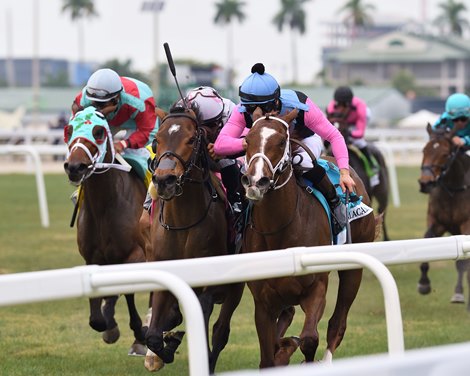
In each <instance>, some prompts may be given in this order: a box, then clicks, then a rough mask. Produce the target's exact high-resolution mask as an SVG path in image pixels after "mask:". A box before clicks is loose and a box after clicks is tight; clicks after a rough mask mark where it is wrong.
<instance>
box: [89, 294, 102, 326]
mask: <svg viewBox="0 0 470 376" xmlns="http://www.w3.org/2000/svg"><path fill="white" fill-rule="evenodd" d="M102 299H103V298H91V299H89V304H90V318H89V321H88V322H89V324H90V326H91V327H92V328H93V329H94V330H96V331H97V332H104V331H105V330H106V320H105V319H104V317H103V313H102V312H101V302H102Z"/></svg>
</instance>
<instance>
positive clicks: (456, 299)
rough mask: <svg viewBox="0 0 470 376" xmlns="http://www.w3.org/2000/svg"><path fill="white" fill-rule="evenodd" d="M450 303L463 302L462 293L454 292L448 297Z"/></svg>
mask: <svg viewBox="0 0 470 376" xmlns="http://www.w3.org/2000/svg"><path fill="white" fill-rule="evenodd" d="M450 302H451V303H465V297H464V296H463V294H460V293H455V294H454V295H452V298H450Z"/></svg>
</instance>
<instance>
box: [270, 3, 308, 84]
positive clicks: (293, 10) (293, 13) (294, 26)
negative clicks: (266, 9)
mask: <svg viewBox="0 0 470 376" xmlns="http://www.w3.org/2000/svg"><path fill="white" fill-rule="evenodd" d="M307 1H310V0H281V10H280V11H279V13H277V14H276V15H275V16H274V18H273V23H274V24H275V25H276V26H277V29H278V31H279V32H282V29H283V27H284V24H288V25H289V27H290V31H291V47H292V73H293V76H292V78H293V83H297V81H298V80H297V79H298V72H299V68H298V59H297V43H296V42H297V40H296V31H297V32H298V33H299V34H304V33H305V31H306V30H307V28H306V26H305V19H306V14H305V11H304V9H303V5H304V3H306V2H307Z"/></svg>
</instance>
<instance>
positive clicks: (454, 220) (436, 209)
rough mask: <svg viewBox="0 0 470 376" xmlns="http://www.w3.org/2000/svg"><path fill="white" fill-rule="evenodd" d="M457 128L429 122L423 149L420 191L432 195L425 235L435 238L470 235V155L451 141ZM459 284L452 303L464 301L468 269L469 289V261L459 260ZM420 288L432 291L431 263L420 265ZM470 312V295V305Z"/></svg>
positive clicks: (420, 289) (428, 291) (422, 291)
mask: <svg viewBox="0 0 470 376" xmlns="http://www.w3.org/2000/svg"><path fill="white" fill-rule="evenodd" d="M457 130H458V129H457V128H456V127H455V128H454V129H453V130H448V129H435V130H433V129H432V127H431V125H430V124H428V126H427V131H428V133H429V141H428V142H427V143H426V145H425V146H424V149H423V161H422V163H421V176H420V178H419V185H420V191H421V192H422V193H428V194H429V201H428V213H427V230H426V233H425V234H424V237H425V238H435V237H439V236H442V235H444V233H446V232H448V233H450V234H451V235H470V175H469V171H470V156H469V155H468V154H466V153H465V151H464V150H463V149H462V148H459V147H457V146H456V145H454V144H453V142H452V137H453V136H454V135H455V132H456V131H457ZM456 268H457V272H458V277H457V284H456V286H455V290H454V295H453V297H452V298H451V301H452V302H453V303H464V296H463V285H462V279H463V276H464V274H465V272H467V281H468V285H469V289H470V260H457V261H456ZM420 269H421V278H420V279H419V283H418V291H419V292H420V293H421V294H429V293H430V292H431V281H430V280H429V277H428V271H429V263H427V262H424V263H422V264H421V266H420ZM467 310H468V311H470V295H469V302H468V304H467Z"/></svg>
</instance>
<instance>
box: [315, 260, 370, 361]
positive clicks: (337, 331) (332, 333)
mask: <svg viewBox="0 0 470 376" xmlns="http://www.w3.org/2000/svg"><path fill="white" fill-rule="evenodd" d="M338 275H339V286H338V296H337V299H336V305H335V310H334V312H333V315H332V316H331V318H330V320H329V321H328V331H327V349H326V352H325V354H324V357H323V361H324V362H327V363H331V361H332V359H333V354H334V352H335V351H336V349H337V348H338V347H339V345H340V344H341V342H342V340H343V338H344V333H345V332H346V327H347V319H348V313H349V310H350V308H351V306H352V304H353V302H354V300H355V299H356V296H357V292H358V291H359V287H360V285H361V280H362V269H354V270H342V271H338Z"/></svg>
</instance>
